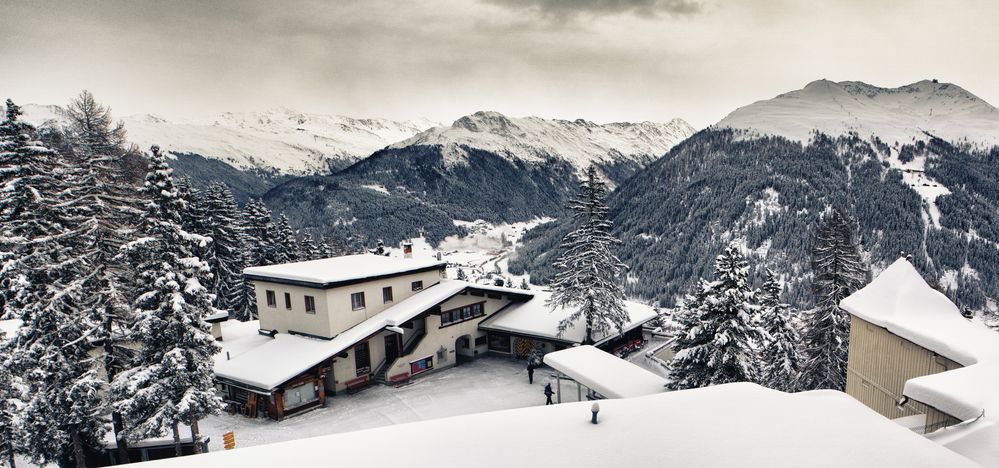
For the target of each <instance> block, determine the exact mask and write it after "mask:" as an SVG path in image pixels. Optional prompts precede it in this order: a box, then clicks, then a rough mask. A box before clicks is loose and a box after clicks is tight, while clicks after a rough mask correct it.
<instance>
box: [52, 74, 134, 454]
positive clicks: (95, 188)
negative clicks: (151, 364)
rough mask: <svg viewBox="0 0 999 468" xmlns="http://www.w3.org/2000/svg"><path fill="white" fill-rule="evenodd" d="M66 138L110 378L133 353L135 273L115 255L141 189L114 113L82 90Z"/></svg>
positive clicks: (122, 449)
mask: <svg viewBox="0 0 999 468" xmlns="http://www.w3.org/2000/svg"><path fill="white" fill-rule="evenodd" d="M66 118H67V121H68V130H69V131H68V135H67V139H68V140H69V142H70V143H71V149H72V154H69V155H68V157H69V159H70V160H71V161H72V162H73V163H74V171H73V174H72V176H74V177H77V178H78V179H79V180H78V181H77V182H76V183H75V184H74V186H75V189H74V190H75V194H76V199H75V201H74V202H72V203H68V204H66V205H65V206H66V207H67V209H70V210H72V211H73V212H74V213H75V216H76V217H78V218H79V219H92V220H94V222H95V229H94V231H93V232H92V233H91V235H88V236H85V237H83V238H82V240H83V241H84V243H82V244H80V245H79V246H77V249H78V252H79V253H80V254H81V255H86V256H87V257H89V258H90V261H91V264H92V265H93V272H92V274H91V275H90V276H89V280H88V281H87V283H86V284H85V285H84V289H85V292H84V297H85V298H86V299H85V300H86V301H87V307H86V309H87V310H88V311H89V312H90V313H91V314H93V315H94V320H95V321H96V322H98V323H101V327H100V329H99V331H100V334H99V335H97V336H93V337H92V338H93V339H94V340H95V341H96V342H100V343H103V348H104V349H103V353H102V354H101V359H102V363H103V366H104V369H105V371H106V375H107V377H108V379H109V380H110V379H114V377H115V375H117V373H118V372H119V371H121V370H122V369H123V368H125V367H127V366H128V363H129V361H130V360H131V359H132V356H133V354H134V353H133V351H132V349H131V348H130V347H129V346H127V345H126V344H125V343H127V342H128V340H129V338H128V336H127V331H128V330H129V329H130V325H131V308H130V307H129V304H128V299H127V297H128V296H129V295H130V291H131V290H132V289H133V282H134V277H135V276H134V274H133V271H132V268H131V263H130V262H125V261H120V259H118V258H117V253H118V251H119V249H120V248H121V246H122V245H123V244H124V243H125V242H126V241H128V240H129V239H130V238H131V236H132V235H134V231H135V228H136V224H137V222H138V218H139V216H140V215H141V213H142V205H141V197H140V196H139V193H138V187H136V186H133V185H132V184H130V183H128V180H129V177H128V175H127V174H126V173H125V172H126V168H127V167H128V165H127V164H125V163H124V160H125V159H127V158H128V157H129V151H130V150H129V149H128V148H125V147H124V146H123V145H124V142H125V130H124V127H123V126H122V124H121V123H118V124H114V123H113V122H112V119H111V109H110V108H108V107H106V106H103V105H101V104H99V103H97V101H96V100H95V99H94V97H93V95H91V94H90V93H89V92H87V91H83V92H82V93H81V94H80V95H79V96H78V97H76V98H75V99H73V100H72V101H71V102H70V104H69V105H68V106H67V107H66ZM112 419H113V428H114V431H115V433H116V435H120V433H121V431H122V427H121V424H122V423H121V418H120V415H118V414H113V415H112ZM116 438H117V442H118V456H119V457H120V459H122V460H124V461H128V458H129V457H128V447H127V442H126V441H125V439H124V437H123V436H122V437H116Z"/></svg>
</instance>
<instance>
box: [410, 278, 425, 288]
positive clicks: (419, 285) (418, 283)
mask: <svg viewBox="0 0 999 468" xmlns="http://www.w3.org/2000/svg"><path fill="white" fill-rule="evenodd" d="M409 286H410V287H411V288H413V291H423V280H417V281H413V282H412V283H409Z"/></svg>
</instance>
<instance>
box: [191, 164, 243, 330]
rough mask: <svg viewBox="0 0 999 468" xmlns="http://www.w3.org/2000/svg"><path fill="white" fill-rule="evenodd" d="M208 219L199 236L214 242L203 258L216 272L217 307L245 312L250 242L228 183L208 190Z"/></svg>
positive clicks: (208, 245) (212, 285)
mask: <svg viewBox="0 0 999 468" xmlns="http://www.w3.org/2000/svg"><path fill="white" fill-rule="evenodd" d="M204 216H205V220H204V225H205V231H204V232H199V233H198V234H201V235H205V236H208V237H210V238H211V239H212V241H211V242H209V243H207V245H206V246H205V248H204V249H202V252H203V254H202V257H201V258H202V260H204V261H205V262H207V263H208V267H209V268H210V269H211V272H212V281H211V283H210V286H211V292H212V294H214V295H215V302H214V304H215V307H216V308H219V309H223V310H227V311H241V310H244V309H245V308H246V305H245V304H244V303H243V301H244V300H245V298H246V296H245V294H244V288H245V286H244V284H243V267H244V266H245V258H244V252H245V245H246V242H245V238H244V232H243V227H242V222H241V220H240V216H241V213H240V211H239V206H238V205H237V204H236V199H235V198H234V197H233V196H232V192H231V191H230V190H229V187H228V186H227V185H226V184H224V183H222V182H213V183H212V184H211V185H209V186H208V189H207V190H205V196H204ZM205 286H208V285H205Z"/></svg>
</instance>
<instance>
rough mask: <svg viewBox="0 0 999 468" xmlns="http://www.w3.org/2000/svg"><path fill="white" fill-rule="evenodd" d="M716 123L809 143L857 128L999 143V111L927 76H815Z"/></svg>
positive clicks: (886, 135)
mask: <svg viewBox="0 0 999 468" xmlns="http://www.w3.org/2000/svg"><path fill="white" fill-rule="evenodd" d="M716 126H717V127H730V128H741V129H749V130H752V131H755V132H759V133H763V134H770V135H780V136H784V137H787V138H790V139H792V140H799V141H807V140H808V139H809V138H810V137H811V134H812V132H813V131H815V130H818V131H821V132H823V133H827V134H830V135H834V136H835V135H842V134H846V133H849V132H856V133H858V134H859V135H860V136H861V137H864V138H867V137H870V136H872V135H876V136H878V137H879V138H881V139H882V140H884V141H886V142H889V143H891V142H900V143H907V142H911V141H913V140H922V139H926V138H927V137H926V133H930V134H932V135H935V136H938V137H941V138H944V139H946V140H950V141H965V140H966V141H969V142H974V143H982V144H986V145H992V144H999V111H997V110H996V108H995V107H993V106H992V105H990V104H989V103H987V102H985V101H984V100H982V99H981V98H979V97H977V96H975V95H974V94H972V93H970V92H968V91H966V90H964V89H963V88H961V87H960V86H958V85H955V84H952V83H942V82H940V81H938V80H931V79H926V80H922V81H918V82H915V83H912V84H908V85H904V86H899V87H897V88H884V87H879V86H875V85H871V84H868V83H864V82H862V81H841V82H834V81H830V80H826V79H821V80H816V81H812V82H810V83H808V84H807V85H805V87H804V88H802V89H799V90H795V91H790V92H787V93H783V94H780V95H778V96H777V97H774V98H773V99H769V100H764V101H758V102H755V103H753V104H750V105H748V106H745V107H741V108H739V109H736V110H735V111H734V112H732V113H731V114H729V115H728V116H726V117H725V118H724V119H722V120H721V121H720V122H718V124H717V125H716Z"/></svg>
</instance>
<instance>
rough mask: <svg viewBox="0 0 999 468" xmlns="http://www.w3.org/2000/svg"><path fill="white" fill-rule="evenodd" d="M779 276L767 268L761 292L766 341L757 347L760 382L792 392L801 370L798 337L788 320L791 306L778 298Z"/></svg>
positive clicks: (779, 292) (799, 338)
mask: <svg viewBox="0 0 999 468" xmlns="http://www.w3.org/2000/svg"><path fill="white" fill-rule="evenodd" d="M782 289H783V287H782V286H781V282H780V279H779V278H777V275H776V274H774V272H773V270H770V269H767V279H766V281H765V282H764V283H763V288H762V292H761V294H760V309H761V312H760V322H761V325H762V327H763V331H764V332H766V334H767V336H766V341H765V342H764V344H763V347H762V348H761V351H760V378H759V383H760V384H761V385H764V386H766V387H769V388H773V389H775V390H781V391H784V392H793V391H795V390H796V389H797V383H798V373H799V372H800V371H801V351H800V349H799V346H800V344H801V337H800V336H799V335H798V331H797V330H795V328H794V325H793V324H792V323H791V310H790V307H789V306H788V305H787V304H784V303H782V302H781V300H780V295H781V290H782Z"/></svg>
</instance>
